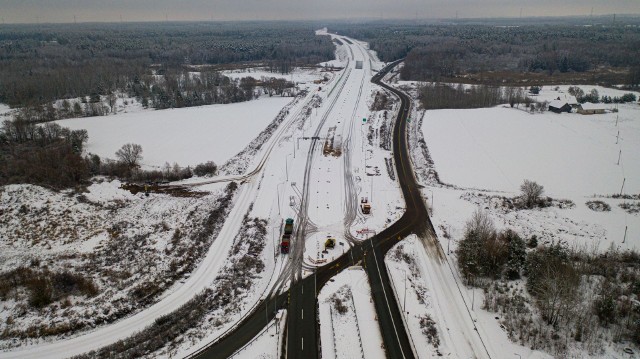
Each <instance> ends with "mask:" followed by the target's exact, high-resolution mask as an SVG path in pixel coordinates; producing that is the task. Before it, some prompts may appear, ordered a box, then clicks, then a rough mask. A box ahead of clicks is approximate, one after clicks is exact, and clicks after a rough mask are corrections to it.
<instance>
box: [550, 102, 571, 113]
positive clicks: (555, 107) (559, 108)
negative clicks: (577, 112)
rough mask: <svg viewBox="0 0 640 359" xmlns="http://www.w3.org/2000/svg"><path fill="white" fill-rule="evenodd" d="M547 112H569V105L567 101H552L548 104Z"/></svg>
mask: <svg viewBox="0 0 640 359" xmlns="http://www.w3.org/2000/svg"><path fill="white" fill-rule="evenodd" d="M549 111H551V112H555V113H561V112H571V105H569V104H568V103H567V101H563V100H553V101H551V102H550V103H549Z"/></svg>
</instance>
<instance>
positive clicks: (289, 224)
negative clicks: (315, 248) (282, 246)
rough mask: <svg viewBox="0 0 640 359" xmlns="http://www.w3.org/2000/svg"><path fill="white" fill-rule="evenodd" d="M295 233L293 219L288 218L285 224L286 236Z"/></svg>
mask: <svg viewBox="0 0 640 359" xmlns="http://www.w3.org/2000/svg"><path fill="white" fill-rule="evenodd" d="M291 233H293V218H287V220H286V221H285V222H284V234H288V235H291Z"/></svg>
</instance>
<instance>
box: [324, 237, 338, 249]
mask: <svg viewBox="0 0 640 359" xmlns="http://www.w3.org/2000/svg"><path fill="white" fill-rule="evenodd" d="M335 247H336V239H335V238H331V237H329V238H327V240H326V241H324V248H325V249H327V248H335Z"/></svg>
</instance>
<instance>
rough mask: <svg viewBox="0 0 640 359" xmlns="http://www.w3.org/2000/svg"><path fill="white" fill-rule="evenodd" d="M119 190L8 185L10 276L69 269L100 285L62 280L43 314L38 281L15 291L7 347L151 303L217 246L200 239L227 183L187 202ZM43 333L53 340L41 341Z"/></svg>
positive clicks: (4, 193) (5, 323)
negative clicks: (84, 286) (36, 300)
mask: <svg viewBox="0 0 640 359" xmlns="http://www.w3.org/2000/svg"><path fill="white" fill-rule="evenodd" d="M119 186H120V182H119V181H112V182H108V181H103V182H96V183H94V184H92V185H90V186H89V187H88V188H87V191H86V192H81V193H75V192H74V191H72V190H69V191H64V192H60V193H58V192H53V191H50V190H48V189H45V188H42V187H38V186H33V185H9V186H4V187H2V188H1V189H0V211H2V213H3V216H2V217H0V218H1V219H0V223H1V225H0V263H2V266H1V268H0V272H1V273H3V275H5V276H6V275H11V274H10V273H13V272H14V271H16V270H18V271H19V270H20V269H19V268H27V267H28V268H29V269H28V270H30V271H33V273H34V275H36V276H37V275H46V273H52V274H51V275H54V276H55V273H58V274H59V273H63V272H65V271H67V272H70V273H72V274H79V275H80V276H81V277H83V278H85V279H87V280H90V281H92V282H93V284H94V285H95V287H96V291H95V293H91V294H87V293H85V292H86V291H85V292H83V291H82V290H77V289H75V290H74V289H70V290H67V289H65V287H64V286H59V287H60V288H58V287H56V284H54V291H53V298H52V299H53V300H52V301H51V303H50V304H47V305H45V306H43V307H42V308H37V307H34V306H33V305H29V303H30V300H31V299H29V298H33V294H31V296H29V293H34V291H35V290H36V288H35V287H33V286H31V285H30V284H29V283H28V282H27V283H26V284H22V285H21V286H18V288H17V289H15V291H9V292H8V294H6V296H5V297H4V298H3V301H2V309H1V310H0V318H1V319H2V320H1V321H0V331H1V332H4V333H5V335H3V336H2V338H1V339H2V340H1V341H0V345H2V346H5V347H6V346H15V345H20V344H26V343H30V344H35V343H38V342H39V341H40V337H44V336H47V337H46V338H45V339H44V340H45V341H46V340H52V339H55V338H56V335H59V334H62V335H64V336H68V335H70V334H76V333H77V332H81V331H85V330H87V329H89V328H95V327H98V326H104V325H105V324H108V323H111V322H113V321H115V320H118V319H121V318H122V317H123V316H127V315H131V314H133V313H135V312H137V311H139V310H140V309H142V308H144V307H147V306H149V305H150V304H151V303H153V302H155V301H157V300H158V299H159V298H160V297H161V296H162V295H166V294H167V293H170V292H172V290H173V289H174V284H177V283H179V282H181V281H182V282H184V280H185V279H186V278H187V277H188V276H189V275H190V274H191V270H192V269H193V267H194V266H195V264H196V263H197V262H198V261H199V260H200V259H201V256H202V255H203V253H205V252H206V248H205V245H206V244H210V243H211V238H209V239H207V240H206V241H204V242H202V241H201V240H198V236H199V235H200V233H201V232H202V229H203V222H205V220H206V219H207V217H208V215H209V213H211V212H212V211H215V210H216V209H218V208H220V204H221V203H220V199H221V198H222V197H223V196H224V188H225V184H218V185H216V186H215V187H214V186H211V187H209V191H211V192H210V194H206V193H203V194H204V196H195V197H181V198H177V197H171V196H169V195H161V194H151V195H149V196H148V197H146V196H144V195H142V194H138V195H132V194H131V193H130V192H127V191H125V190H122V189H120V188H119ZM231 198H232V197H229V199H231ZM229 205H231V204H230V203H229ZM223 214H224V211H223V212H222V213H221V216H220V218H218V219H217V220H218V221H219V223H220V224H219V226H220V227H221V226H222V223H223V219H224V217H222V215H223ZM211 223H212V224H213V223H215V222H214V221H212V222H211ZM218 230H219V229H218ZM202 233H204V232H202ZM215 233H216V232H215V231H214V232H213V233H212V234H215ZM199 243H201V244H199ZM38 273H45V274H38ZM54 278H55V277H54ZM63 283H64V282H63ZM76 285H77V284H76ZM26 288H30V289H29V290H27V289H26ZM56 288H58V289H56ZM71 288H73V287H71ZM58 292H62V293H61V294H58ZM7 318H11V319H10V320H7ZM34 328H35V329H34ZM34 330H36V333H37V331H38V330H39V331H40V332H41V333H43V334H41V335H35V336H34V335H33V334H34ZM44 333H47V334H44ZM12 338H23V339H24V340H22V341H20V340H14V339H12Z"/></svg>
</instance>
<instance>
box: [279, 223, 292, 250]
mask: <svg viewBox="0 0 640 359" xmlns="http://www.w3.org/2000/svg"><path fill="white" fill-rule="evenodd" d="M292 233H293V218H287V220H286V221H285V223H284V234H283V235H282V240H281V241H280V253H283V254H286V253H289V246H290V243H291V234H292Z"/></svg>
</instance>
